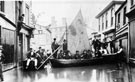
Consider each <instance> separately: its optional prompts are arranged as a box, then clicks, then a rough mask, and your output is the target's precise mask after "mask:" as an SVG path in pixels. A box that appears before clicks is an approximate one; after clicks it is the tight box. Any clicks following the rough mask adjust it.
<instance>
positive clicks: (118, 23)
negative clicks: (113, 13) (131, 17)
mask: <svg viewBox="0 0 135 82" xmlns="http://www.w3.org/2000/svg"><path fill="white" fill-rule="evenodd" d="M118 24H120V13H119V14H118Z"/></svg>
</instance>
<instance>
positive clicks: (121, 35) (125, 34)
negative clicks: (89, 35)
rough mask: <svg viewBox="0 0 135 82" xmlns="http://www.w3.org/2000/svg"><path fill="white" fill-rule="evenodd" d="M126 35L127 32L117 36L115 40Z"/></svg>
mask: <svg viewBox="0 0 135 82" xmlns="http://www.w3.org/2000/svg"><path fill="white" fill-rule="evenodd" d="M127 35H128V32H125V33H123V34H121V35H119V36H117V37H116V38H115V40H117V39H118V38H121V37H124V36H127Z"/></svg>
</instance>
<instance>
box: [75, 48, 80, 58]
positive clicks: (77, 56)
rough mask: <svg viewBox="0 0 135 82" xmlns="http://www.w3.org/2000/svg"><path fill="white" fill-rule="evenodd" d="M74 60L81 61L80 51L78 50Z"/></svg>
mask: <svg viewBox="0 0 135 82" xmlns="http://www.w3.org/2000/svg"><path fill="white" fill-rule="evenodd" d="M74 58H75V59H80V54H79V51H78V50H77V51H76V54H75V56H74Z"/></svg>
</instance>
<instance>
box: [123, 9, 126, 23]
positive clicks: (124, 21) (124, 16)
mask: <svg viewBox="0 0 135 82" xmlns="http://www.w3.org/2000/svg"><path fill="white" fill-rule="evenodd" d="M125 23H126V7H125V8H124V11H123V25H124V24H125Z"/></svg>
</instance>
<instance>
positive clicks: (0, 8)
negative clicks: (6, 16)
mask: <svg viewBox="0 0 135 82" xmlns="http://www.w3.org/2000/svg"><path fill="white" fill-rule="evenodd" d="M0 11H2V12H4V1H0Z"/></svg>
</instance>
